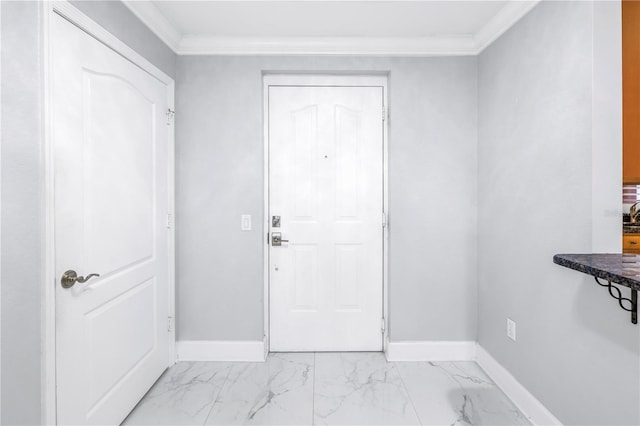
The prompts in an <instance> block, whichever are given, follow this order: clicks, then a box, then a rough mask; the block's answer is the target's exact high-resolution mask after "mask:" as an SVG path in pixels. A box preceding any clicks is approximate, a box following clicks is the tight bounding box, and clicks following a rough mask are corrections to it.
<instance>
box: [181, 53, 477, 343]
mask: <svg viewBox="0 0 640 426" xmlns="http://www.w3.org/2000/svg"><path fill="white" fill-rule="evenodd" d="M273 70H287V71H304V70H313V71H323V70H331V71H349V72H354V71H355V72H367V71H383V72H390V77H389V92H390V99H389V102H390V103H389V105H390V111H391V119H390V127H389V132H390V137H389V206H390V207H389V209H390V215H389V220H390V249H389V262H390V280H389V293H390V294H389V299H390V336H391V339H392V340H475V338H476V306H477V305H476V284H477V281H476V250H477V238H476V211H477V200H476V183H475V181H476V176H477V140H476V138H477V127H476V124H477V105H476V103H477V87H476V77H477V74H476V58H475V57H457V58H411V59H409V58H365V57H353V58H335V57H296V58H292V57H228V56H227V57H203V56H181V57H179V58H178V72H177V73H178V78H177V89H176V96H177V98H176V110H177V117H178V119H177V120H176V139H177V141H178V143H177V152H176V157H177V178H176V179H177V211H176V217H177V226H176V229H177V233H178V234H177V256H178V259H177V260H178V262H177V307H178V317H177V324H178V326H177V327H178V338H179V339H180V340H261V339H262V337H263V278H262V276H263V269H262V255H263V249H264V248H265V244H264V235H265V234H264V233H263V232H262V229H261V228H262V226H261V220H262V214H263V143H264V142H263V128H262V72H263V71H273ZM243 213H248V214H251V215H252V216H253V218H254V231H252V232H241V231H240V215H241V214H243Z"/></svg>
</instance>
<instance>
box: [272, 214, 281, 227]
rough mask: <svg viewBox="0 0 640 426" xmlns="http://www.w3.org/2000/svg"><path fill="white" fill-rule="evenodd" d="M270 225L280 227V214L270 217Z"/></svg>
mask: <svg viewBox="0 0 640 426" xmlns="http://www.w3.org/2000/svg"><path fill="white" fill-rule="evenodd" d="M271 227H272V228H280V216H273V217H272V218H271Z"/></svg>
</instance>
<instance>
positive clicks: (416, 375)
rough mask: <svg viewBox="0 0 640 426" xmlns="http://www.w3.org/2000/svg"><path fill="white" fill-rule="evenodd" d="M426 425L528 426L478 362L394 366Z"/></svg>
mask: <svg viewBox="0 0 640 426" xmlns="http://www.w3.org/2000/svg"><path fill="white" fill-rule="evenodd" d="M395 364H396V365H397V367H398V370H399V371H400V375H401V376H402V379H403V381H404V384H405V385H406V388H407V390H408V391H409V396H410V397H411V400H412V402H413V405H414V407H415V409H416V411H417V412H418V417H419V418H420V421H421V422H422V424H423V425H443V424H447V425H529V424H530V423H529V421H528V420H527V419H526V418H525V417H524V416H523V414H522V413H521V412H520V411H519V410H518V409H517V408H516V407H515V405H513V403H512V402H511V401H510V400H509V398H507V396H506V395H505V394H504V393H503V392H502V391H501V390H500V389H499V388H498V387H497V386H496V385H495V384H494V383H493V382H492V381H491V379H489V377H487V375H486V374H485V373H484V371H482V369H481V368H480V367H479V366H478V365H477V364H476V363H475V362H397V363H395Z"/></svg>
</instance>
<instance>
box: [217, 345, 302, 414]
mask: <svg viewBox="0 0 640 426" xmlns="http://www.w3.org/2000/svg"><path fill="white" fill-rule="evenodd" d="M313 358H314V354H313V353H287V354H284V353H283V354H280V353H272V354H269V357H268V358H267V361H266V362H264V363H236V364H235V365H234V367H233V369H232V370H231V374H229V377H228V378H227V382H226V383H225V385H224V387H223V389H222V390H221V391H220V394H219V395H218V398H217V399H216V402H215V404H214V405H213V408H212V409H211V413H210V414H209V418H208V419H207V422H206V424H208V425H239V424H240V425H244V424H255V425H287V424H289V425H310V424H312V421H313V418H312V413H313Z"/></svg>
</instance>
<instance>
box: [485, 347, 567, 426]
mask: <svg viewBox="0 0 640 426" xmlns="http://www.w3.org/2000/svg"><path fill="white" fill-rule="evenodd" d="M476 354H477V355H476V362H477V363H478V365H479V366H480V367H481V368H482V369H483V370H484V371H485V372H486V373H487V375H488V376H489V377H490V378H491V380H493V381H494V382H495V383H496V385H498V387H499V388H500V389H502V391H503V392H504V393H505V394H506V395H507V396H508V397H509V398H510V399H511V401H513V403H514V404H515V405H516V407H518V409H519V410H520V411H521V412H522V413H523V414H524V415H525V416H526V417H528V418H529V421H531V423H533V424H534V425H562V423H561V422H560V420H558V419H557V418H556V417H555V416H554V415H553V414H551V411H549V410H548V409H547V408H546V407H545V406H544V405H542V403H541V402H540V401H538V399H537V398H536V397H535V396H533V395H532V394H531V393H530V392H529V391H528V390H527V389H526V388H525V387H524V386H522V385H521V384H520V382H518V381H517V380H516V378H515V377H513V376H512V375H511V373H509V371H507V369H505V368H504V367H503V366H502V365H501V364H500V363H499V362H498V361H496V360H495V359H494V358H493V357H492V356H491V355H490V354H489V352H487V351H486V350H485V349H484V348H483V347H482V346H480V345H478V347H477V351H476Z"/></svg>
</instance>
